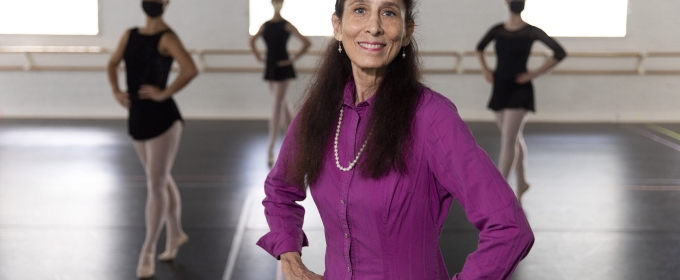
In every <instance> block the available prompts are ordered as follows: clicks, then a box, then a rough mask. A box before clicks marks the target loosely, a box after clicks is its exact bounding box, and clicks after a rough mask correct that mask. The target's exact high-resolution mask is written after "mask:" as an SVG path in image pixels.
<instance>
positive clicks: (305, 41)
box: [286, 23, 312, 64]
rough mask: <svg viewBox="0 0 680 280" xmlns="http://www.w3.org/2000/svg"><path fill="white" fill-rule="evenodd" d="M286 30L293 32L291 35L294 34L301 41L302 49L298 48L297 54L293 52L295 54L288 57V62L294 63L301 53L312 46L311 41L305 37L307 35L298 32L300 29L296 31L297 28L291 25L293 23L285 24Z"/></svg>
mask: <svg viewBox="0 0 680 280" xmlns="http://www.w3.org/2000/svg"><path fill="white" fill-rule="evenodd" d="M286 31H288V32H289V33H291V34H293V36H295V37H296V38H298V39H299V40H300V41H302V49H301V50H300V52H298V53H297V54H295V55H294V56H293V57H292V58H291V59H290V62H291V64H292V63H294V62H295V61H297V60H298V59H300V57H302V55H304V54H305V53H307V51H308V50H309V47H311V46H312V42H310V41H309V39H307V37H305V36H303V35H302V34H300V31H298V30H297V28H295V26H293V25H292V24H290V23H288V24H286Z"/></svg>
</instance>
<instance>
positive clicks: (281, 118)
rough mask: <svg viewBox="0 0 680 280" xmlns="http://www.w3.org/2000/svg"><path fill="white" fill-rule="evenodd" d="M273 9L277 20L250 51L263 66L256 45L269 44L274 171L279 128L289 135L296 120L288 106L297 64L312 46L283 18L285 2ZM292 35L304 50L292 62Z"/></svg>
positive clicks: (276, 1) (276, 0)
mask: <svg viewBox="0 0 680 280" xmlns="http://www.w3.org/2000/svg"><path fill="white" fill-rule="evenodd" d="M272 5H273V6H274V17H273V18H272V19H271V20H269V21H268V22H265V23H264V24H263V25H262V26H261V27H260V30H259V31H257V34H255V35H253V36H252V37H250V48H251V49H252V51H253V53H254V54H255V57H256V58H257V61H260V62H262V61H263V60H262V57H261V56H260V53H259V52H258V51H257V47H256V46H255V41H256V40H257V38H258V37H260V35H262V37H263V38H264V41H265V42H266V43H267V61H266V67H267V68H266V70H265V72H264V79H265V80H267V81H269V90H270V91H271V93H272V95H273V96H274V109H273V110H272V115H271V118H270V119H269V149H268V161H269V166H270V167H271V166H272V165H273V164H274V143H275V142H276V134H277V133H278V131H279V125H281V126H282V127H283V129H284V131H287V130H288V125H289V124H290V121H291V119H292V118H293V112H292V110H291V108H290V106H289V105H288V102H286V92H287V91H288V86H289V85H290V79H293V78H295V70H294V69H293V63H294V62H295V61H296V60H298V59H299V58H300V57H301V56H302V55H303V54H304V53H305V52H307V49H309V46H311V43H310V42H309V40H308V39H307V38H306V37H305V36H302V34H300V32H298V30H297V28H295V26H293V25H292V24H290V22H288V21H286V20H285V19H284V18H283V17H281V8H283V0H272ZM291 34H293V35H295V37H297V38H298V39H300V41H302V43H303V46H302V50H300V52H299V53H298V54H297V55H295V56H293V57H292V58H289V57H288V50H287V48H286V44H287V43H288V38H290V35H291Z"/></svg>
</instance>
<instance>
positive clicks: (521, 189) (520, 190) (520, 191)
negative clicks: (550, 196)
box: [517, 183, 530, 204]
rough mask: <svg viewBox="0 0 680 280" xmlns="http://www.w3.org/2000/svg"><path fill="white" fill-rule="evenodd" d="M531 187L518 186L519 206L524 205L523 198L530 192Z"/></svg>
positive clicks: (526, 185)
mask: <svg viewBox="0 0 680 280" xmlns="http://www.w3.org/2000/svg"><path fill="white" fill-rule="evenodd" d="M529 187H530V186H529V184H527V183H524V184H517V200H519V204H522V196H523V195H524V193H526V192H527V191H528V190H529Z"/></svg>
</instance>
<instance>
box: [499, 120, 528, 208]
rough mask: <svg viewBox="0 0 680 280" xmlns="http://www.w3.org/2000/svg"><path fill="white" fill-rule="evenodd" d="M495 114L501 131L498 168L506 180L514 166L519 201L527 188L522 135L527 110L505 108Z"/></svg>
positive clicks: (524, 149)
mask: <svg viewBox="0 0 680 280" xmlns="http://www.w3.org/2000/svg"><path fill="white" fill-rule="evenodd" d="M495 114H496V124H497V125H498V129H499V130H500V131H501V154H500V158H499V160H498V169H499V170H500V172H501V174H503V177H505V179H506V180H507V179H508V177H509V176H510V170H511V169H512V167H513V166H514V167H515V176H516V177H517V192H516V194H517V198H518V199H520V202H521V198H522V195H523V194H524V192H526V190H527V189H528V188H529V184H528V183H527V181H526V177H525V174H524V173H525V172H524V164H525V160H526V156H527V149H526V144H525V142H524V136H523V135H522V131H523V130H524V123H525V117H526V115H527V110H524V109H505V110H501V111H496V112H495Z"/></svg>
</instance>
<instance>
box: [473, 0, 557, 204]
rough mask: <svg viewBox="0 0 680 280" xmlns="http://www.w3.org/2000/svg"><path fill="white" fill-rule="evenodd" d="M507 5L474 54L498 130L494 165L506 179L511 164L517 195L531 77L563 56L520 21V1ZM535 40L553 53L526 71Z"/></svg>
mask: <svg viewBox="0 0 680 280" xmlns="http://www.w3.org/2000/svg"><path fill="white" fill-rule="evenodd" d="M506 3H507V4H508V6H509V8H510V18H509V19H508V21H506V22H505V23H502V24H498V25H496V26H494V27H493V28H491V30H490V31H489V32H488V33H487V34H486V36H484V38H483V39H482V41H481V42H479V45H478V46H477V57H478V58H479V62H480V64H481V66H482V72H483V73H484V77H485V78H486V80H487V81H488V82H489V83H492V84H493V93H492V95H491V100H490V101H489V109H491V110H493V111H494V113H495V114H496V123H497V124H498V128H499V129H500V131H501V155H500V159H499V160H498V168H499V169H500V171H501V174H503V176H504V177H505V178H506V179H507V178H508V176H509V175H510V169H511V168H512V166H513V163H514V165H515V174H516V176H517V198H518V199H519V200H520V201H521V199H522V195H523V194H524V192H526V191H527V190H528V189H529V184H528V183H527V181H526V178H525V174H524V162H525V160H526V157H527V150H526V144H525V143H524V137H523V136H522V130H523V129H524V122H525V117H526V115H527V113H528V112H529V111H535V109H534V87H533V85H532V83H531V81H532V80H533V79H535V78H536V77H538V76H539V75H541V74H543V73H545V72H547V71H548V70H550V69H551V68H553V67H554V66H555V65H557V63H559V61H560V60H562V59H564V58H565V57H566V53H565V51H564V49H563V48H562V47H561V46H560V45H559V44H558V43H557V42H556V41H555V40H554V39H553V38H550V37H549V36H548V35H547V34H545V32H543V30H541V29H539V28H537V27H535V26H532V25H529V24H527V23H526V22H524V20H522V16H521V13H522V11H523V10H524V0H506ZM492 40H493V41H496V54H497V58H498V61H497V65H496V71H491V70H489V67H488V66H487V64H486V59H485V58H484V48H486V46H487V45H488V44H489V43H490V42H491V41H492ZM535 40H539V41H541V42H543V43H544V44H546V45H547V46H548V47H550V48H551V49H552V50H553V52H554V56H553V58H552V59H550V60H548V61H546V62H545V64H543V66H541V68H539V69H538V70H535V71H527V61H528V60H529V55H530V53H531V46H532V44H533V43H534V41H535Z"/></svg>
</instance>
